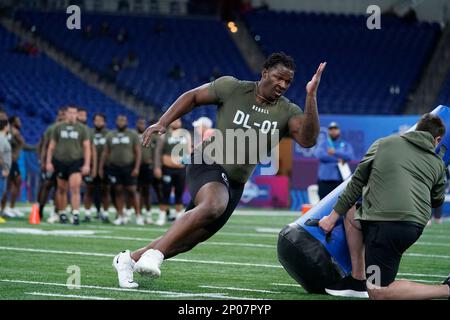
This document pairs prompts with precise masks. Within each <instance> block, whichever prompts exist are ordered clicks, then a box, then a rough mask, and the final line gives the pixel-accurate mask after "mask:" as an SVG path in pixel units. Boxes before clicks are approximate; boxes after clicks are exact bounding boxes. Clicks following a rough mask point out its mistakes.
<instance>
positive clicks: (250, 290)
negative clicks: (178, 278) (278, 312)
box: [199, 285, 281, 294]
mask: <svg viewBox="0 0 450 320" xmlns="http://www.w3.org/2000/svg"><path fill="white" fill-rule="evenodd" d="M199 288H207V289H224V290H230V291H248V292H258V293H274V294H279V293H281V292H277V291H270V290H260V289H248V288H235V287H220V286H206V285H205V286H199Z"/></svg>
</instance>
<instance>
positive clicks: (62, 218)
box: [59, 213, 67, 224]
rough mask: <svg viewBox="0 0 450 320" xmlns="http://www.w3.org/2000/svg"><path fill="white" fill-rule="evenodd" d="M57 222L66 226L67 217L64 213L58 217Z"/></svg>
mask: <svg viewBox="0 0 450 320" xmlns="http://www.w3.org/2000/svg"><path fill="white" fill-rule="evenodd" d="M59 222H61V223H62V224H66V223H67V215H66V214H65V213H61V214H60V215H59Z"/></svg>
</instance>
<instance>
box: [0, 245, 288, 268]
mask: <svg viewBox="0 0 450 320" xmlns="http://www.w3.org/2000/svg"><path fill="white" fill-rule="evenodd" d="M0 250H6V251H21V252H36V253H54V254H68V255H80V256H88V257H89V256H92V257H109V258H112V257H114V256H115V255H114V254H109V253H96V252H80V251H62V250H48V249H34V248H22V247H3V246H0ZM170 261H174V262H187V263H199V264H214V265H215V264H219V265H230V266H241V267H262V268H276V269H280V268H282V266H281V265H273V264H258V263H243V262H228V261H214V260H212V261H211V260H208V261H206V260H190V259H181V258H172V259H170V260H167V262H170Z"/></svg>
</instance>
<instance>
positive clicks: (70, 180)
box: [47, 106, 91, 225]
mask: <svg viewBox="0 0 450 320" xmlns="http://www.w3.org/2000/svg"><path fill="white" fill-rule="evenodd" d="M90 162H91V144H90V141H89V132H88V130H87V127H86V126H85V125H83V124H81V123H79V122H77V108H76V107H74V106H69V107H67V111H66V120H65V121H64V122H62V123H59V124H57V125H56V127H55V128H54V129H53V132H52V137H51V140H50V144H49V146H48V151H47V172H55V173H56V177H57V184H58V191H57V192H58V194H59V196H60V201H61V203H60V205H61V206H60V208H59V210H60V214H59V217H60V220H61V222H62V223H65V222H66V220H67V216H66V214H65V213H64V211H65V209H66V207H67V198H66V196H67V193H68V191H69V189H70V195H71V199H70V202H71V206H72V214H73V224H75V225H78V224H79V213H80V211H79V210H80V197H81V195H80V188H81V180H82V176H87V175H89V172H90Z"/></svg>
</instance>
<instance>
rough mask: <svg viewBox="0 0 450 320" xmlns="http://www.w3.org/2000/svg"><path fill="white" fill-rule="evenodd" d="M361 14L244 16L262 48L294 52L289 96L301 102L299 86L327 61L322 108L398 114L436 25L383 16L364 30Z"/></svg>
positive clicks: (264, 13) (268, 13)
mask: <svg viewBox="0 0 450 320" xmlns="http://www.w3.org/2000/svg"><path fill="white" fill-rule="evenodd" d="M366 19H367V17H365V16H353V15H330V14H315V13H294V12H274V11H253V12H249V13H247V14H246V15H245V21H246V23H247V24H248V26H249V29H250V30H251V32H252V33H253V34H254V35H255V36H259V38H260V40H259V43H260V46H261V48H262V50H263V51H264V52H265V53H270V52H273V51H278V50H283V51H285V52H286V53H289V54H291V55H293V56H294V57H295V59H296V62H297V65H298V72H297V75H296V78H295V83H293V85H292V87H291V89H290V92H288V94H287V96H288V97H290V98H291V99H292V100H294V101H298V102H302V101H304V95H305V94H304V85H305V84H306V82H307V81H308V80H309V78H310V77H311V75H312V74H313V73H314V72H315V70H316V68H317V66H318V65H319V63H320V62H321V61H328V66H327V70H326V75H324V77H323V79H322V83H321V88H320V101H319V104H320V112H321V113H339V114H398V113H401V112H402V111H403V110H402V107H403V106H404V103H405V101H406V99H407V95H408V93H409V91H410V90H411V88H412V87H413V85H414V84H415V82H416V81H417V79H418V77H419V76H420V72H421V70H422V68H423V66H424V63H425V62H426V60H427V59H428V58H429V57H430V54H431V51H432V49H433V46H434V44H435V43H436V40H437V38H438V36H439V32H440V31H439V30H440V29H439V26H438V25H437V24H429V23H416V24H408V23H406V22H404V21H402V20H401V19H399V18H395V17H384V16H383V17H382V19H381V30H369V29H367V28H366ZM367 57H370V59H368V58H367Z"/></svg>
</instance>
